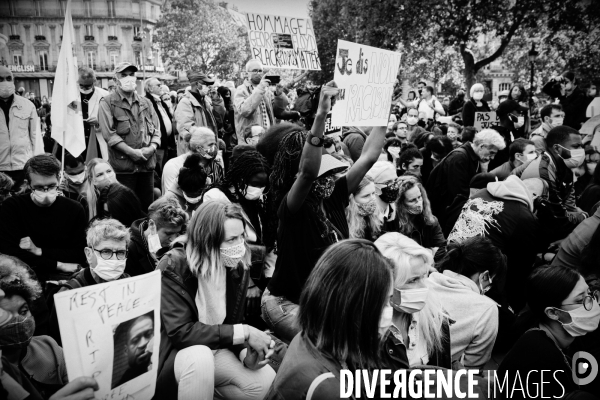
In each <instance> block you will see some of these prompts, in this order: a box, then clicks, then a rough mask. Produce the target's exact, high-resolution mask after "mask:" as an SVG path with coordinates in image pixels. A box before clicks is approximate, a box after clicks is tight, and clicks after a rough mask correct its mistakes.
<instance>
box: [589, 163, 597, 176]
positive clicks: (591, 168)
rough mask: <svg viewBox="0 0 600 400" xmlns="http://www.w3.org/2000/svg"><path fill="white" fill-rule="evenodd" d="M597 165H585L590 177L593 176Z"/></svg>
mask: <svg viewBox="0 0 600 400" xmlns="http://www.w3.org/2000/svg"><path fill="white" fill-rule="evenodd" d="M597 165H598V163H597V162H590V163H587V169H588V171H589V174H590V175H594V171H596V166H597Z"/></svg>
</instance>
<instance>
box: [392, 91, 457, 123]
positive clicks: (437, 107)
mask: <svg viewBox="0 0 600 400" xmlns="http://www.w3.org/2000/svg"><path fill="white" fill-rule="evenodd" d="M433 91H434V90H433V87H432V86H425V87H424V88H423V89H422V91H421V93H420V94H421V98H420V99H419V100H417V101H413V102H412V103H408V102H404V101H403V100H402V99H400V102H401V103H402V104H403V105H404V106H405V107H409V106H414V107H415V108H416V109H417V110H418V111H419V113H424V114H425V115H424V120H425V121H430V120H431V121H435V120H436V118H435V117H436V116H437V115H441V116H444V115H446V111H445V110H444V107H443V106H442V103H440V102H439V100H438V99H437V98H436V97H435V96H434V95H433Z"/></svg>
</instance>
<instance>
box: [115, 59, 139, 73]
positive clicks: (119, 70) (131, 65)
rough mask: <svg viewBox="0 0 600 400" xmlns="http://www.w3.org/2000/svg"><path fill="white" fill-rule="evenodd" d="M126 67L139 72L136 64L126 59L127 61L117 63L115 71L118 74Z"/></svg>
mask: <svg viewBox="0 0 600 400" xmlns="http://www.w3.org/2000/svg"><path fill="white" fill-rule="evenodd" d="M126 69H133V72H137V70H138V69H137V67H136V66H135V65H133V64H132V63H129V62H127V61H125V62H122V63H119V64H117V66H116V67H115V71H114V73H115V74H116V73H117V72H123V71H125V70H126Z"/></svg>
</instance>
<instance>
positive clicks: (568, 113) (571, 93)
mask: <svg viewBox="0 0 600 400" xmlns="http://www.w3.org/2000/svg"><path fill="white" fill-rule="evenodd" d="M577 83H578V81H577V79H576V78H575V73H573V72H571V71H566V72H563V73H562V75H560V76H557V77H554V78H552V79H550V81H549V82H548V83H547V84H546V85H544V87H543V88H542V91H543V92H544V93H546V94H547V95H548V96H550V97H551V98H552V99H556V98H557V99H558V100H559V101H560V105H561V106H562V108H563V111H564V112H565V120H564V122H563V125H566V126H570V127H571V128H573V129H576V130H579V129H581V125H582V124H583V123H584V122H585V121H586V120H587V117H586V116H585V114H586V111H587V105H588V100H587V98H586V96H585V93H584V92H583V90H581V89H579V88H578V87H577Z"/></svg>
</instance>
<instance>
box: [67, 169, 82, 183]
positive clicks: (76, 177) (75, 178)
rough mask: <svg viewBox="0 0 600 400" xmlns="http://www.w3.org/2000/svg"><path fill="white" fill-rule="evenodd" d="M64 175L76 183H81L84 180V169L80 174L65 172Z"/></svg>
mask: <svg viewBox="0 0 600 400" xmlns="http://www.w3.org/2000/svg"><path fill="white" fill-rule="evenodd" d="M65 176H66V177H67V179H68V180H70V181H71V182H73V183H74V184H76V185H81V184H82V183H83V181H85V171H82V172H81V173H80V174H77V175H69V174H66V173H65Z"/></svg>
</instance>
